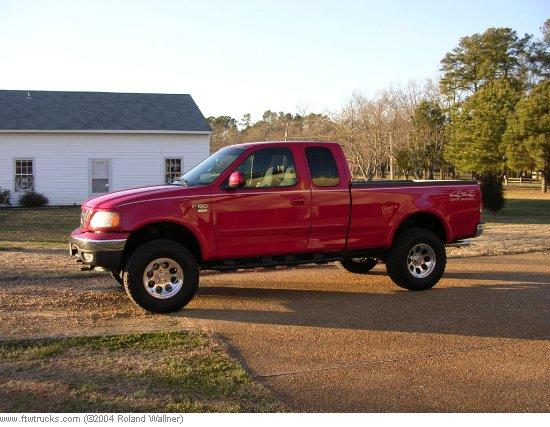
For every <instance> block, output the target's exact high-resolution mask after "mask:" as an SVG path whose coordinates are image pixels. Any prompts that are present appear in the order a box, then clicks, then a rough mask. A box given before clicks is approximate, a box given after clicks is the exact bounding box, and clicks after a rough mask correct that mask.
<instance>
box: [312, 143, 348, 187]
mask: <svg viewBox="0 0 550 427" xmlns="http://www.w3.org/2000/svg"><path fill="white" fill-rule="evenodd" d="M306 158H307V165H308V167H309V172H310V173H311V180H312V181H313V183H314V184H315V185H317V186H318V187H334V186H336V185H338V184H339V183H340V177H339V176H338V166H336V161H335V160H334V156H333V155H332V151H330V150H329V149H328V148H326V147H308V148H306Z"/></svg>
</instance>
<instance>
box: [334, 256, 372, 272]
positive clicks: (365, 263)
mask: <svg viewBox="0 0 550 427" xmlns="http://www.w3.org/2000/svg"><path fill="white" fill-rule="evenodd" d="M376 264H378V260H377V259H375V258H370V257H369V258H345V259H343V260H342V261H340V265H341V266H342V268H344V269H346V270H348V271H349V272H351V273H356V274H366V273H368V272H369V271H371V270H372V269H373V268H374V267H375V266H376Z"/></svg>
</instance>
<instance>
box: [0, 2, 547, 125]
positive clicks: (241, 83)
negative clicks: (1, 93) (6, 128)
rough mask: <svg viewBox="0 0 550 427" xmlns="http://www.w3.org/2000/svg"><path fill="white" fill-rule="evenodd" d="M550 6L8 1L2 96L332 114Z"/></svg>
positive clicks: (535, 20)
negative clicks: (145, 100)
mask: <svg viewBox="0 0 550 427" xmlns="http://www.w3.org/2000/svg"><path fill="white" fill-rule="evenodd" d="M547 18H550V0H523V1H507V0H500V1H483V0H478V1H470V0H460V1H456V0H455V1H445V0H438V1H432V0H426V1H404V0H403V1H401V0H394V1H367V0H364V1H360V0H333V1H325V0H317V1H310V0H295V1H287V0H277V1H270V0H262V1H252V0H231V1H230V0H226V1H218V0H205V1H199V0H196V1H187V0H180V1H175V0H174V1H171V0H143V1H141V0H127V1H115V0H113V1H104V0H93V1H79V0H71V1H55V0H36V1H31V0H13V1H12V0H0V52H1V61H0V89H19V90H74V91H105V92H155V93H190V94H191V95H192V96H193V98H194V99H195V101H196V102H197V104H198V105H199V108H200V109H201V110H202V112H203V113H204V115H205V116H210V115H216V116H217V115H230V116H232V117H235V118H240V117H242V115H243V114H244V113H251V114H252V118H253V119H258V118H260V117H261V114H262V113H263V112H264V111H265V110H268V109H270V110H272V111H285V112H293V113H295V112H298V111H300V112H328V111H334V110H336V109H338V108H339V107H340V106H342V105H343V104H344V103H345V101H346V100H347V99H349V97H350V96H351V95H352V94H353V93H354V92H361V93H363V94H365V95H367V96H372V95H374V94H376V92H378V91H380V90H382V89H384V88H385V87H388V86H389V85H399V84H406V83H407V81H409V80H410V79H415V80H423V79H425V78H432V79H437V78H438V76H439V61H440V60H441V58H442V57H443V56H444V55H445V53H446V52H449V51H450V50H451V49H452V48H453V47H455V46H456V45H457V44H458V41H459V39H460V37H463V36H465V35H469V34H473V33H476V32H483V31H484V30H485V29H487V28H489V27H510V28H513V29H514V30H516V31H517V32H518V34H520V35H522V34H524V33H529V34H535V35H537V37H538V36H539V35H540V32H539V28H540V26H541V25H542V23H543V22H544V21H545V20H546V19H547Z"/></svg>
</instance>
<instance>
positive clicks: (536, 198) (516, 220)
mask: <svg viewBox="0 0 550 427" xmlns="http://www.w3.org/2000/svg"><path fill="white" fill-rule="evenodd" d="M504 197H505V198H506V204H505V206H504V209H502V210H501V211H500V212H498V213H496V214H494V215H491V214H489V213H488V212H484V215H483V218H484V220H485V222H487V223H489V224H491V223H493V224H550V193H547V194H543V193H541V192H540V190H539V189H534V188H533V189H525V188H508V189H506V191H505V195H504Z"/></svg>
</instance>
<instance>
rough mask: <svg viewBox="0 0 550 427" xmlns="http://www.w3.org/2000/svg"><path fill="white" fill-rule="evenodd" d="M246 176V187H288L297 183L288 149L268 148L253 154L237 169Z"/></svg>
mask: <svg viewBox="0 0 550 427" xmlns="http://www.w3.org/2000/svg"><path fill="white" fill-rule="evenodd" d="M236 170H237V171H239V172H241V173H242V174H243V175H244V176H245V180H246V184H245V185H244V187H246V188H251V187H264V188H265V187H287V186H289V185H294V184H296V182H297V179H296V169H295V168H294V160H293V158H292V153H291V151H290V150H289V149H288V148H266V149H263V150H258V151H255V152H254V153H252V154H251V155H250V156H248V157H247V159H246V160H245V161H244V162H243V163H241V165H240V166H239V167H238V168H237V169H236Z"/></svg>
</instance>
